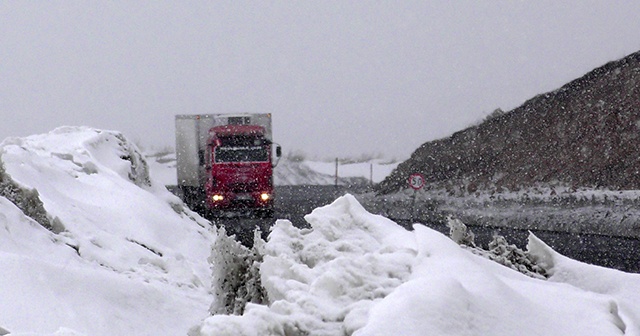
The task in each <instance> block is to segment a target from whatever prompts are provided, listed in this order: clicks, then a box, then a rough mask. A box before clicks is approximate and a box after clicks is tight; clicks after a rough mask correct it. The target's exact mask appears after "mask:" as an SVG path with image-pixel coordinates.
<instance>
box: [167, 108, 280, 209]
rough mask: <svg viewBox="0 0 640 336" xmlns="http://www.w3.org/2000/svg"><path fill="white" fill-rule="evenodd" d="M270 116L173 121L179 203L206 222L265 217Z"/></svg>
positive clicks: (272, 150) (270, 192)
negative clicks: (245, 215)
mask: <svg viewBox="0 0 640 336" xmlns="http://www.w3.org/2000/svg"><path fill="white" fill-rule="evenodd" d="M271 128H272V125H271V114H270V113H242V114H193V115H188V114H183V115H177V116H176V172H177V182H178V190H179V193H180V196H181V198H182V200H183V201H184V202H185V203H186V204H187V205H188V206H189V207H190V208H191V209H193V210H194V211H196V212H198V213H200V214H201V215H203V216H206V217H219V216H236V215H242V214H250V215H251V216H260V217H271V216H272V215H273V212H274V187H273V168H274V167H275V165H276V164H277V160H278V159H279V158H280V155H281V149H280V146H278V145H276V144H274V143H273V142H272V130H271Z"/></svg>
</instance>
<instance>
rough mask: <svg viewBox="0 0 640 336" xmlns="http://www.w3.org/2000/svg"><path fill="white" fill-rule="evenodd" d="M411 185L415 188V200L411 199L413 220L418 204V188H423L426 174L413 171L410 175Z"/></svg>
mask: <svg viewBox="0 0 640 336" xmlns="http://www.w3.org/2000/svg"><path fill="white" fill-rule="evenodd" d="M408 182H409V186H410V187H411V188H412V189H413V200H412V201H411V220H412V221H413V218H414V212H415V205H416V195H417V193H418V190H420V189H422V187H424V184H425V179H424V175H422V174H420V173H413V174H411V175H410V176H409V180H408Z"/></svg>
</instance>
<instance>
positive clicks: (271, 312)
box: [0, 127, 640, 336]
mask: <svg viewBox="0 0 640 336" xmlns="http://www.w3.org/2000/svg"><path fill="white" fill-rule="evenodd" d="M0 155H1V156H0V159H1V162H2V167H1V169H0V269H1V270H2V272H0V335H11V336H27V335H29V336H53V335H55V336H63V335H64V336H71V335H73V336H79V335H86V336H88V335H154V336H156V335H171V336H173V335H187V334H188V335H190V336H198V335H201V336H204V335H234V336H236V335H409V336H410V335H425V334H428V335H497V336H501V335H540V334H543V335H598V336H601V335H605V336H607V335H623V334H624V335H640V309H639V308H638V307H637V304H636V302H638V301H640V275H637V274H628V273H623V272H619V271H616V270H611V269H605V268H601V267H596V266H590V265H586V264H583V263H579V262H577V261H573V260H570V259H567V258H565V257H563V256H561V255H559V254H557V253H556V252H554V251H553V250H552V249H551V248H549V247H548V246H546V245H545V244H544V243H543V242H541V241H539V240H538V239H537V238H535V237H534V236H532V237H531V238H530V242H529V246H528V249H529V252H530V258H532V259H533V260H536V262H537V264H538V265H539V266H542V267H544V268H545V269H546V274H548V275H549V278H548V279H544V278H541V277H535V278H534V277H529V276H526V275H524V274H523V273H520V272H518V271H517V270H514V269H513V268H508V267H504V266H502V265H500V264H498V263H496V262H494V261H491V260H489V259H487V258H485V257H483V256H482V253H479V252H478V251H475V250H473V249H470V248H468V247H464V246H460V245H458V244H457V243H455V242H454V241H453V240H451V239H450V238H448V237H445V236H444V235H442V234H440V233H438V232H436V231H433V230H431V229H429V228H427V227H426V226H423V225H420V224H416V225H415V226H414V230H413V231H406V230H405V229H403V228H402V227H400V226H399V225H397V224H396V223H394V222H392V221H391V220H389V219H386V218H384V217H381V216H377V215H372V214H370V213H368V212H367V211H365V210H364V208H363V207H362V206H361V205H360V204H359V203H358V201H357V200H356V199H355V198H354V197H352V196H350V195H346V196H344V197H341V198H339V199H337V200H336V201H335V202H333V204H331V205H328V206H325V207H322V208H318V209H316V210H314V211H313V212H312V213H311V214H309V215H308V216H306V220H307V221H308V222H309V223H310V226H311V229H298V228H295V227H293V225H292V224H291V223H290V222H289V221H287V220H278V221H277V222H276V223H275V226H274V227H273V229H272V231H271V232H270V234H269V238H268V240H267V241H266V242H265V243H264V244H258V245H257V246H256V247H255V251H256V253H258V254H259V257H256V258H253V259H251V260H245V259H242V258H239V257H238V256H235V257H236V258H234V256H230V257H229V258H228V256H225V253H226V254H229V253H230V251H236V252H237V251H240V250H239V248H240V247H238V245H239V244H237V243H235V244H236V245H233V244H232V243H231V242H228V243H225V239H228V238H225V236H224V235H221V234H217V233H216V232H215V231H212V230H211V229H210V228H209V222H207V221H205V220H203V219H202V218H200V217H199V216H197V215H196V214H194V213H193V212H191V211H190V210H188V209H186V208H184V206H183V205H182V203H181V202H180V200H178V199H177V198H176V197H175V196H173V195H172V194H170V193H169V192H168V191H167V190H166V189H165V188H164V187H163V185H164V183H162V182H159V181H158V180H157V179H156V176H157V175H156V174H155V173H154V172H153V169H154V168H153V167H154V165H153V164H151V165H149V164H148V162H147V160H146V159H145V157H143V156H142V155H140V152H139V150H138V149H137V148H136V147H135V146H134V145H133V144H131V143H130V142H129V141H127V140H126V139H125V138H124V137H123V136H122V135H121V134H120V133H118V132H112V131H101V130H96V129H91V128H86V127H63V128H59V129H56V130H54V131H52V132H50V133H48V134H43V135H35V136H30V137H26V138H10V139H6V140H5V141H4V142H3V143H2V144H0ZM149 167H151V169H152V171H151V172H149V171H148V168H149ZM230 246H235V249H227V248H226V247H230ZM498 252H499V251H498ZM208 260H211V262H212V264H210V263H209V261H208ZM225 260H235V262H237V263H242V262H251V265H249V266H250V269H251V271H250V272H244V273H243V274H242V276H236V275H237V274H230V277H229V278H227V279H228V280H229V281H231V282H234V283H233V284H230V283H229V281H227V282H225V279H224V278H222V279H221V278H220V277H221V276H224V272H225V271H226V270H236V271H242V270H245V271H246V270H247V268H242V267H240V266H242V265H240V264H238V265H237V266H238V267H233V265H222V264H219V262H221V261H225ZM514 268H515V269H518V267H517V265H516V267H514ZM254 272H255V273H254ZM251 276H255V277H257V279H253V280H254V281H253V282H251V284H252V285H255V284H257V283H260V284H261V286H260V287H256V286H254V287H252V288H251V289H249V288H244V289H243V288H238V289H237V290H238V292H240V293H244V294H245V295H246V294H248V293H249V292H251V291H262V292H263V293H262V294H264V297H263V300H264V301H263V302H262V303H260V302H257V301H252V302H255V303H250V304H248V305H247V306H246V307H245V309H244V312H243V315H223V314H217V315H214V316H209V315H210V314H209V310H210V309H211V310H214V307H220V305H221V304H222V302H217V301H214V300H215V298H216V297H220V296H219V294H221V292H220V290H221V289H222V287H221V286H218V285H220V284H224V285H225V286H226V287H224V288H231V287H233V286H232V285H234V284H235V282H239V280H238V279H245V280H246V279H247V278H248V277H251ZM213 286H215V288H214V287H213ZM214 293H215V294H216V295H214ZM228 294H229V295H232V294H234V293H228Z"/></svg>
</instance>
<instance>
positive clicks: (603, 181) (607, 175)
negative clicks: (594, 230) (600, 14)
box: [378, 52, 640, 193]
mask: <svg viewBox="0 0 640 336" xmlns="http://www.w3.org/2000/svg"><path fill="white" fill-rule="evenodd" d="M496 114H497V115H496ZM415 172H420V173H422V174H424V175H425V177H426V179H427V182H429V183H432V184H434V183H435V184H441V185H445V186H446V185H452V186H453V185H462V184H464V185H465V187H466V188H467V189H469V190H468V191H475V189H478V188H479V189H482V188H485V189H492V188H496V189H498V190H499V189H501V188H508V189H517V188H521V187H529V186H532V185H534V184H537V183H557V182H559V183H563V184H568V185H571V186H575V187H606V188H611V189H640V52H636V53H634V54H631V55H629V56H627V57H625V58H623V59H620V60H618V61H614V62H610V63H607V64H606V65H604V66H602V67H600V68H597V69H595V70H593V71H591V72H589V73H588V74H586V75H585V76H583V77H581V78H579V79H576V80H574V81H572V82H570V83H568V84H566V85H564V86H563V87H561V88H560V89H558V90H555V91H552V92H549V93H546V94H542V95H538V96H536V97H534V98H533V99H530V100H529V101H527V102H525V103H524V104H523V105H521V106H520V107H517V108H515V109H513V110H512V111H509V112H507V113H502V114H500V113H495V114H494V115H492V116H491V118H487V120H485V121H484V122H483V123H482V124H480V125H477V126H473V127H469V128H467V129H465V130H463V131H460V132H457V133H455V134H453V135H452V136H450V137H448V138H445V139H440V140H436V141H431V142H427V143H425V144H423V145H422V146H420V147H419V148H418V149H417V150H416V151H415V152H414V153H413V154H412V156H411V158H410V159H409V160H407V161H405V162H403V163H401V164H400V165H399V166H398V168H397V169H396V170H395V171H394V172H393V173H392V174H391V175H390V176H389V177H387V178H386V179H385V180H384V181H382V182H381V183H380V184H379V185H378V191H380V192H382V193H390V192H395V191H397V190H399V189H403V188H406V187H407V182H406V181H407V178H408V176H409V175H410V174H412V173H415Z"/></svg>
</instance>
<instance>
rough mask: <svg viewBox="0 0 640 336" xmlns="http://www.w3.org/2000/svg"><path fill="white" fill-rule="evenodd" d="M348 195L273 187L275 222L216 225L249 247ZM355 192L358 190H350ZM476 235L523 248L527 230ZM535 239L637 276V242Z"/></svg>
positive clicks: (483, 230)
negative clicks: (256, 235)
mask: <svg viewBox="0 0 640 336" xmlns="http://www.w3.org/2000/svg"><path fill="white" fill-rule="evenodd" d="M346 192H350V191H349V190H347V189H346V188H344V187H338V188H336V187H334V186H286V187H285V186H283V187H277V188H276V213H275V216H274V219H246V218H240V219H238V218H228V219H222V220H219V221H218V222H217V224H218V225H224V226H225V228H226V230H227V232H228V233H229V234H236V237H237V239H238V240H240V241H242V242H243V244H245V245H247V246H250V245H251V244H252V241H253V231H254V229H255V228H256V227H258V228H260V229H261V231H262V233H263V238H266V235H267V234H268V231H269V228H270V227H271V226H272V225H273V224H274V223H275V219H276V218H277V219H288V220H290V221H291V222H292V223H293V224H294V225H295V226H296V227H299V228H305V227H308V224H307V222H306V221H305V220H304V215H306V214H308V213H310V212H311V211H312V210H313V209H315V208H317V207H320V206H323V205H327V204H329V203H331V202H333V201H334V200H335V199H336V198H337V197H339V196H342V195H344V194H345V193H346ZM352 192H353V193H357V192H358V191H353V190H352ZM392 219H393V220H394V221H396V222H397V223H398V224H399V225H401V226H403V227H405V228H407V229H409V230H410V229H411V225H412V224H413V223H414V222H423V223H425V222H426V221H420V219H413V220H408V219H402V218H392ZM426 225H427V226H429V227H431V228H433V229H435V230H438V231H440V232H442V233H444V234H447V235H448V231H449V229H448V228H447V227H445V226H444V225H441V224H430V223H426ZM469 228H470V230H471V231H472V232H473V233H474V234H475V236H476V244H478V245H479V246H482V247H486V246H487V244H488V242H489V241H490V240H491V239H492V237H493V235H495V234H499V235H502V236H504V237H505V238H506V239H507V241H508V242H509V243H510V244H514V245H516V246H518V247H519V248H522V249H526V244H527V237H528V235H529V231H527V230H521V229H510V228H504V227H480V226H469ZM533 233H534V234H535V235H536V236H537V237H538V238H540V239H542V240H543V241H544V242H545V243H547V244H548V245H549V246H551V247H552V248H553V249H554V250H556V251H558V252H559V253H561V254H563V255H565V256H567V257H569V258H572V259H575V260H579V261H583V262H586V263H589V264H594V265H599V266H604V267H608V268H614V269H618V270H622V271H626V272H634V273H640V240H638V239H630V238H624V237H610V236H602V235H592V234H568V233H563V232H551V231H536V232H533Z"/></svg>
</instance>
